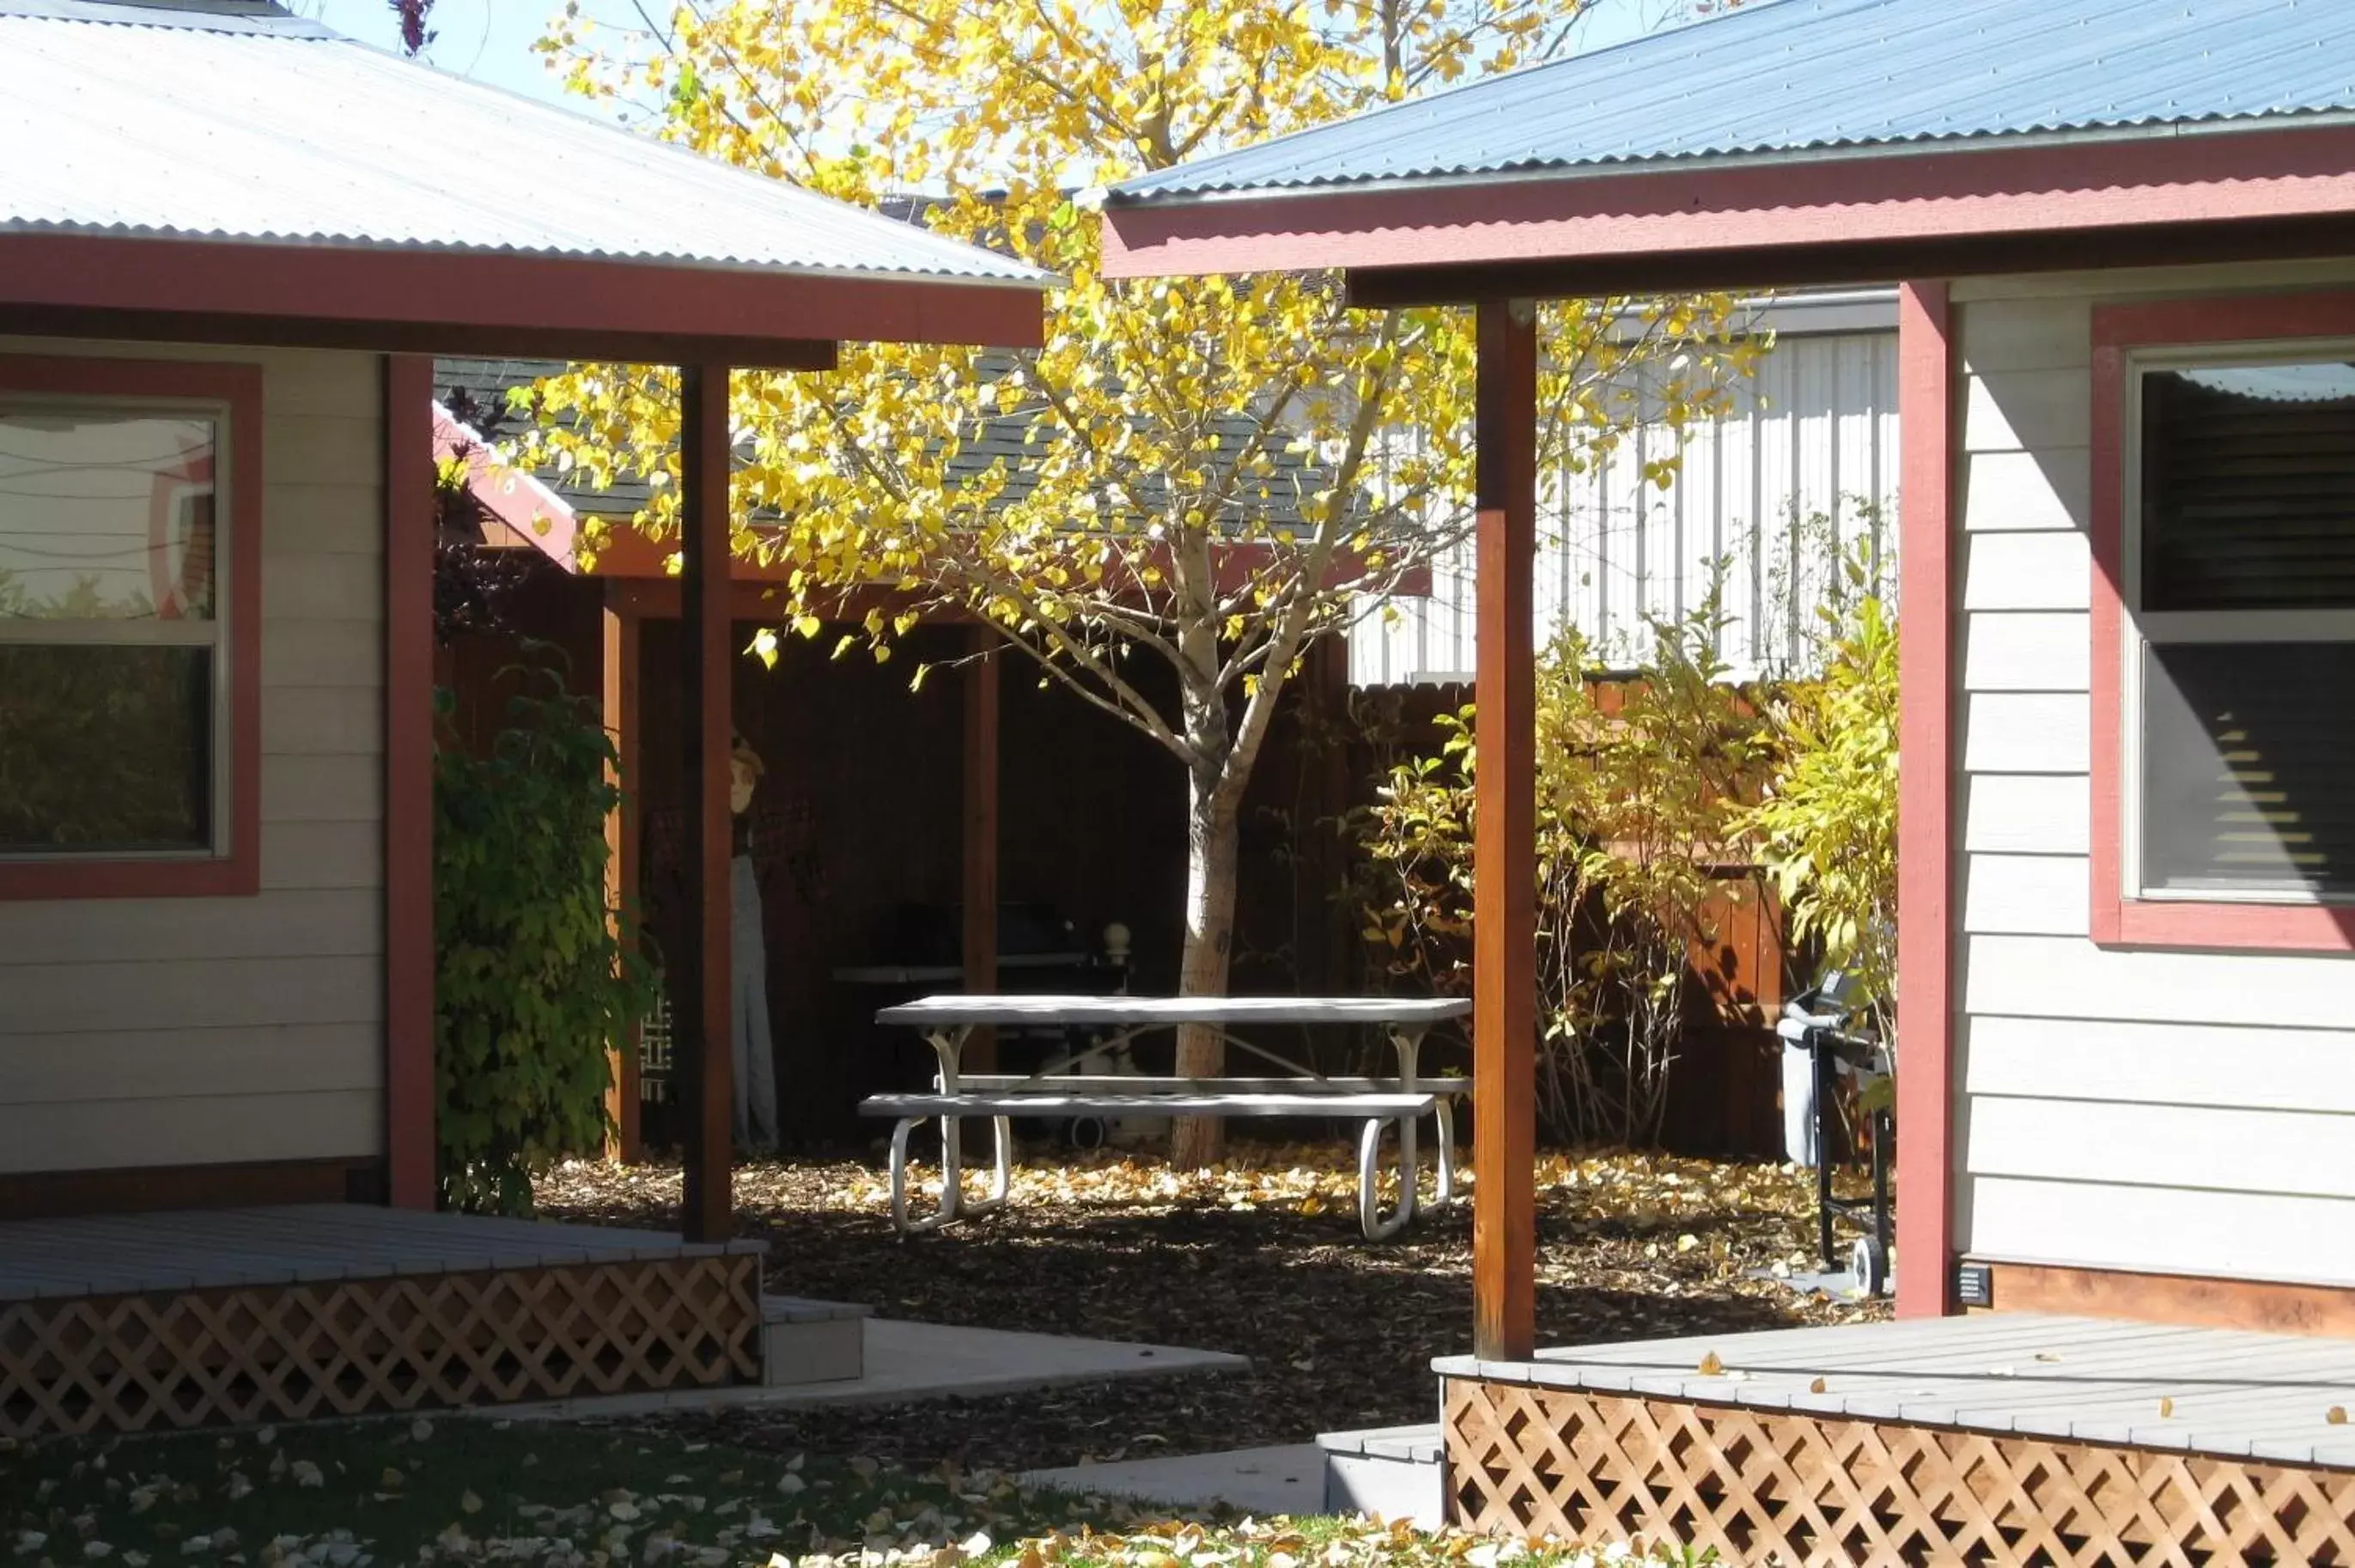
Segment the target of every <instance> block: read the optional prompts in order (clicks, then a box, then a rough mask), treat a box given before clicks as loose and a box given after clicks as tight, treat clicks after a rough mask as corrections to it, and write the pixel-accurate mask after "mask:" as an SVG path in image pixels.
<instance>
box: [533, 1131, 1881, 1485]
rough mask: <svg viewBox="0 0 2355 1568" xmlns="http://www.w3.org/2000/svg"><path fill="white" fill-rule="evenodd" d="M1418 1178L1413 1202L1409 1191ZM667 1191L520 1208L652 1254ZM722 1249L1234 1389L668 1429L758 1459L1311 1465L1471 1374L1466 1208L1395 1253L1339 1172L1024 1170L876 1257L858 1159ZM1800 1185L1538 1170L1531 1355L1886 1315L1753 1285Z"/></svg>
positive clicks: (1247, 1156) (627, 1180) (1429, 1408)
mask: <svg viewBox="0 0 2355 1568" xmlns="http://www.w3.org/2000/svg"><path fill="white" fill-rule="evenodd" d="M1426 1179H1427V1177H1426ZM678 1189H679V1178H678V1171H677V1168H675V1167H671V1168H664V1167H656V1166H638V1167H630V1168H621V1167H613V1166H607V1165H602V1164H597V1163H577V1164H570V1165H567V1166H564V1167H561V1168H559V1169H558V1170H556V1171H555V1172H553V1173H552V1174H551V1175H550V1176H549V1178H548V1179H546V1180H544V1181H543V1182H542V1183H541V1185H540V1188H539V1202H540V1207H541V1211H542V1213H543V1214H544V1215H546V1216H547V1217H548V1218H550V1219H562V1220H574V1221H592V1222H601V1223H612V1224H625V1225H639V1226H647V1227H655V1228H664V1229H669V1228H674V1227H675V1224H676V1216H677V1204H678ZM736 1192H737V1203H738V1213H739V1218H740V1223H741V1227H742V1229H743V1231H744V1232H745V1233H746V1234H750V1235H755V1236H760V1237H762V1238H765V1239H767V1240H768V1241H769V1242H770V1243H772V1249H771V1263H770V1265H769V1278H770V1281H771V1287H772V1288H773V1289H775V1290H779V1291H783V1292H786V1293H789V1294H792V1295H796V1296H817V1297H824V1298H829V1299H836V1300H846V1301H860V1302H866V1303H868V1304H869V1305H871V1306H873V1307H875V1308H876V1309H877V1311H879V1313H881V1314H882V1315H884V1316H886V1317H907V1318H915V1319H920V1320H923V1321H928V1322H934V1323H954V1324H964V1325H971V1326H975V1327H981V1328H1014V1329H1023V1330H1028V1331H1031V1332H1039V1333H1050V1334H1072V1335H1086V1336H1091V1337H1094V1338H1100V1339H1134V1340H1148V1341H1153V1342H1156V1343H1160V1344H1167V1345H1182V1346H1192V1347H1198V1348H1201V1349H1217V1350H1229V1351H1233V1352H1237V1353H1239V1354H1241V1355H1245V1356H1248V1357H1250V1358H1251V1360H1252V1371H1249V1372H1248V1373H1231V1374H1210V1375H1204V1376H1185V1377H1171V1378H1154V1379H1139V1380H1132V1381H1121V1382H1117V1383H1101V1384H1088V1385H1076V1386H1073V1387H1069V1388H1061V1389H1050V1390H1042V1391H1039V1392H1032V1393H1024V1394H1014V1395H1007V1396H1001V1397H995V1398H990V1399H981V1400H958V1401H953V1402H945V1403H930V1404H926V1405H922V1406H917V1407H911V1406H899V1407H888V1406H885V1407H865V1408H855V1409H820V1410H768V1411H763V1410H742V1409H740V1410H734V1411H730V1412H727V1413H722V1414H718V1415H708V1416H707V1415H698V1416H693V1417H677V1418H670V1419H672V1420H674V1421H677V1422H678V1423H679V1424H685V1425H687V1426H689V1427H693V1428H698V1429H702V1430H705V1431H708V1433H709V1435H711V1436H714V1437H718V1438H721V1439H724V1440H726V1441H730V1442H733V1443H739V1444H743V1445H750V1446H753V1447H760V1448H773V1449H780V1450H792V1451H796V1452H798V1451H801V1450H804V1449H807V1450H811V1451H814V1452H816V1453H820V1454H837V1455H859V1456H872V1457H874V1458H877V1459H881V1460H884V1461H887V1462H899V1463H903V1464H908V1465H915V1466H931V1465H933V1464H937V1463H940V1462H942V1461H944V1460H953V1461H955V1462H957V1463H959V1464H962V1465H964V1466H966V1467H994V1468H1007V1469H1019V1468H1028V1467H1040V1466H1054V1465H1068V1464H1076V1463H1080V1462H1082V1461H1084V1460H1096V1461H1102V1462H1110V1461H1112V1460H1115V1459H1121V1458H1146V1457H1152V1456H1160V1455H1167V1454H1188V1453H1205V1452H1210V1451H1213V1450H1218V1449H1225V1448H1241V1447H1249V1446H1254V1445H1263V1444H1273V1443H1298V1442H1305V1441H1306V1440H1308V1439H1309V1438H1311V1437H1312V1436H1314V1435H1316V1434H1317V1433H1319V1432H1330V1431H1337V1430H1344V1429H1348V1428H1352V1427H1361V1426H1377V1425H1391V1424H1402V1423H1408V1422H1416V1421H1428V1420H1430V1419H1432V1417H1433V1411H1434V1408H1435V1400H1436V1385H1435V1382H1434V1381H1433V1377H1432V1374H1431V1371H1430V1362H1431V1359H1432V1358H1433V1356H1435V1355H1442V1354H1447V1353H1451V1352H1455V1351H1459V1350H1464V1349H1469V1339H1470V1331H1471V1300H1472V1286H1471V1219H1470V1209H1469V1205H1468V1204H1465V1205H1462V1206H1459V1207H1457V1208H1456V1209H1455V1210H1453V1211H1447V1212H1443V1213H1440V1214H1436V1215H1431V1214H1426V1215H1425V1216H1423V1218H1422V1219H1420V1220H1419V1221H1417V1223H1416V1224H1415V1226H1414V1227H1413V1228H1412V1230H1411V1231H1410V1232H1408V1233H1407V1234H1406V1235H1405V1236H1404V1237H1402V1238H1401V1239H1400V1240H1398V1241H1394V1242H1390V1243H1381V1244H1369V1243H1367V1242H1366V1241H1364V1240H1363V1238H1361V1237H1360V1236H1359V1233H1358V1230H1357V1222H1356V1216H1355V1212H1354V1209H1353V1207H1352V1204H1351V1200H1350V1197H1349V1192H1350V1178H1349V1175H1348V1169H1347V1168H1345V1166H1344V1163H1343V1160H1342V1158H1341V1157H1340V1155H1339V1153H1338V1151H1337V1150H1334V1149H1331V1148H1324V1149H1316V1150H1305V1149H1299V1148H1288V1147H1256V1148H1255V1147H1250V1146H1243V1147H1240V1148H1239V1149H1238V1151H1237V1153H1236V1156H1235V1157H1234V1158H1233V1159H1232V1160H1231V1162H1230V1164H1229V1165H1227V1166H1225V1167H1221V1168H1219V1169H1217V1170H1214V1171H1206V1172H1200V1173H1194V1174H1180V1173H1176V1172H1172V1171H1170V1170H1169V1169H1168V1168H1167V1167H1166V1166H1164V1165H1162V1164H1160V1163H1158V1162H1156V1161H1154V1160H1151V1159H1149V1158H1143V1157H1139V1158H1127V1157H1122V1156H1119V1155H1109V1156H1096V1157H1077V1156H1075V1157H1070V1158H1069V1159H1067V1160H1063V1161H1059V1162H1056V1163H1041V1164H1030V1165H1025V1166H1024V1167H1022V1168H1019V1169H1018V1173H1017V1180H1016V1189H1015V1201H1014V1203H1013V1205H1012V1206H1011V1207H1010V1209H1009V1210H1008V1211H1006V1212H1004V1213H1000V1214H997V1215H995V1216H991V1217H989V1218H986V1219H984V1220H980V1221H969V1222H966V1223H964V1224H962V1225H959V1226H954V1227H951V1228H950V1229H949V1230H948V1231H947V1232H942V1233H940V1234H937V1235H932V1236H923V1237H918V1238H915V1239H912V1240H909V1241H904V1242H903V1241H901V1240H900V1239H899V1238H898V1237H897V1236H895V1235H894V1234H893V1233H892V1231H891V1228H890V1221H889V1219H888V1217H887V1209H886V1201H885V1197H884V1192H883V1188H882V1185H881V1180H880V1177H879V1172H878V1171H876V1170H875V1169H873V1168H870V1167H868V1166H866V1165H863V1164H859V1163H857V1162H853V1161H847V1160H836V1161H807V1162H802V1161H795V1162H789V1163H765V1164H760V1165H752V1166H748V1167H745V1168H741V1169H740V1170H739V1171H738V1172H737V1188H736ZM1813 1204H1814V1183H1813V1177H1812V1175H1811V1174H1810V1173H1808V1172H1806V1171H1796V1172H1795V1171H1791V1170H1788V1169H1785V1168H1778V1167H1774V1166H1766V1165H1755V1164H1718V1163H1712V1162H1709V1161H1703V1160H1692V1159H1678V1158H1672V1157H1663V1156H1649V1155H1626V1154H1610V1155H1593V1156H1569V1157H1561V1156H1549V1157H1546V1158H1545V1159H1544V1160H1543V1161H1541V1163H1540V1171H1539V1215H1540V1218H1539V1236H1538V1267H1539V1282H1538V1317H1539V1339H1540V1343H1543V1344H1554V1345H1565V1344H1578V1343H1586V1342H1596V1341H1606V1340H1614V1339H1646V1338H1655V1337H1661V1336H1668V1335H1681V1334H1705V1333H1711V1332H1722V1333H1727V1334H1733V1333H1741V1332H1744V1331H1747V1330H1752V1329H1760V1328H1784V1327H1792V1326H1797V1325H1801V1324H1817V1323H1842V1322H1857V1321H1862V1320H1865V1319H1868V1318H1872V1317H1881V1316H1883V1315H1885V1313H1886V1310H1887V1309H1886V1307H1884V1306H1882V1305H1881V1304H1877V1303H1868V1302H1861V1301H1839V1302H1833V1301H1825V1300H1822V1299H1819V1298H1818V1299H1808V1298H1804V1297H1802V1296H1799V1295H1798V1294H1796V1292H1794V1291H1792V1290H1791V1289H1790V1288H1789V1287H1787V1286H1785V1285H1780V1284H1778V1283H1775V1282H1773V1281H1762V1280H1756V1279H1753V1278H1750V1277H1748V1275H1750V1273H1751V1272H1752V1271H1753V1270H1757V1269H1764V1268H1771V1267H1773V1266H1774V1265H1776V1264H1784V1265H1785V1266H1787V1267H1790V1268H1794V1269H1803V1268H1806V1267H1807V1266H1809V1261H1808V1258H1807V1253H1808V1250H1809V1248H1810V1246H1811V1244H1812V1236H1813V1213H1814V1209H1813Z"/></svg>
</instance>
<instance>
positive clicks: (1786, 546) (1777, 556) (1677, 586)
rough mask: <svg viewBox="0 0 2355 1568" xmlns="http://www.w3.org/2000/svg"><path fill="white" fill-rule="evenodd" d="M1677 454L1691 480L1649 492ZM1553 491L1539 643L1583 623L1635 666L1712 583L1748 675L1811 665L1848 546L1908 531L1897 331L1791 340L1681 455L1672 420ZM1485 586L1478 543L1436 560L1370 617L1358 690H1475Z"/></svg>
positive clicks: (1357, 650) (1640, 430) (1546, 523)
mask: <svg viewBox="0 0 2355 1568" xmlns="http://www.w3.org/2000/svg"><path fill="white" fill-rule="evenodd" d="M1667 457H1673V458H1675V459H1677V460H1678V477H1677V480H1676V482H1675V483H1674V484H1672V485H1669V486H1668V488H1667V489H1665V490H1664V489H1661V488H1659V487H1657V485H1647V484H1646V483H1645V482H1644V480H1643V477H1642V475H1643V465H1644V464H1646V462H1651V461H1657V460H1659V459H1661V458H1667ZM1540 486H1541V491H1542V493H1541V495H1540V520H1539V539H1538V564H1537V580H1536V582H1535V584H1534V587H1535V598H1536V603H1537V609H1536V615H1537V629H1538V635H1539V638H1540V641H1541V642H1542V641H1548V640H1550V639H1551V638H1552V637H1553V636H1554V635H1555V634H1556V633H1557V632H1559V631H1560V630H1561V629H1562V628H1563V627H1565V626H1574V627H1576V628H1577V629H1578V630H1580V631H1581V632H1582V633H1584V634H1585V635H1586V636H1587V638H1588V639H1589V641H1590V642H1591V643H1592V644H1593V645H1594V646H1595V647H1596V648H1597V649H1598V650H1600V651H1601V653H1602V655H1603V656H1604V657H1605V658H1606V659H1610V660H1614V661H1622V662H1628V663H1633V662H1636V661H1637V660H1639V659H1640V658H1641V656H1643V654H1644V653H1645V652H1646V649H1648V647H1649V645H1650V635H1649V632H1648V630H1647V618H1649V619H1658V620H1668V621H1673V620H1678V619H1680V618H1682V617H1683V616H1685V615H1688V614H1690V613H1693V612H1694V611H1696V610H1698V609H1699V608H1700V606H1701V604H1702V603H1704V600H1705V598H1706V595H1707V594H1708V592H1709V590H1710V583H1711V581H1713V580H1714V581H1721V583H1722V585H1723V586H1722V589H1721V602H1720V613H1721V615H1722V616H1723V617H1724V619H1725V621H1726V625H1725V627H1724V630H1723V633H1722V635H1721V645H1720V647H1721V655H1722V656H1723V657H1724V658H1725V659H1726V660H1727V662H1728V663H1729V664H1731V665H1732V667H1734V669H1735V671H1736V672H1737V673H1738V674H1742V675H1750V674H1756V673H1761V672H1765V671H1770V670H1774V669H1782V668H1788V667H1793V666H1794V665H1800V664H1804V663H1805V662H1806V659H1807V657H1808V653H1809V648H1810V645H1811V636H1810V634H1811V633H1812V631H1813V629H1814V627H1815V625H1816V616H1815V607H1816V605H1817V604H1818V603H1821V602H1822V601H1823V598H1824V596H1825V593H1826V591H1827V588H1828V585H1829V582H1830V579H1831V572H1832V571H1833V555H1834V550H1835V549H1836V545H1835V538H1834V536H1835V534H1836V535H1837V541H1838V544H1840V545H1852V544H1853V543H1854V542H1855V541H1856V540H1857V539H1859V538H1862V537H1865V536H1867V535H1869V534H1870V533H1872V532H1873V531H1874V530H1875V528H1876V527H1877V526H1878V527H1882V528H1887V527H1891V526H1892V525H1893V523H1894V519H1895V517H1896V497H1897V338H1896V335H1895V334H1894V333H1893V332H1889V331H1878V330H1874V331H1841V332H1832V333H1803V334H1791V335H1786V336H1782V337H1781V338H1779V339H1778V341H1777V342H1776V344H1775V347H1774V349H1773V350H1772V351H1771V352H1769V353H1768V354H1767V355H1766V356H1765V357H1764V359H1763V360H1762V362H1761V364H1760V367H1759V371H1758V374H1757V376H1756V378H1755V379H1754V380H1753V381H1751V382H1749V383H1747V384H1745V385H1743V386H1742V387H1741V388H1740V389H1737V391H1736V393H1735V395H1734V406H1733V407H1732V410H1731V411H1728V413H1727V414H1726V415H1725V416H1724V417H1722V418H1720V419H1716V420H1711V421H1701V422H1700V423H1697V424H1696V425H1695V426H1694V427H1693V428H1692V429H1691V430H1690V431H1689V432H1687V434H1686V435H1685V436H1684V437H1683V439H1682V442H1681V444H1679V442H1678V437H1677V435H1676V434H1675V432H1672V431H1670V430H1669V429H1668V427H1667V426H1666V425H1664V424H1659V423H1651V424H1642V425H1638V426H1637V427H1636V429H1635V430H1633V431H1632V432H1630V433H1629V435H1628V436H1627V438H1626V439H1625V441H1623V442H1622V443H1620V444H1619V446H1618V447H1617V448H1616V449H1615V450H1614V451H1613V452H1612V453H1608V454H1605V455H1603V456H1601V457H1599V458H1598V459H1597V460H1596V461H1595V462H1594V464H1593V465H1592V466H1591V467H1590V468H1589V469H1588V470H1587V471H1586V472H1583V473H1576V474H1572V473H1567V472H1555V473H1550V474H1547V475H1541V476H1540ZM1795 521H1796V524H1797V525H1798V526H1796V528H1795V526H1794V524H1795ZM1720 571H1721V576H1720V575H1719V574H1720ZM1475 583H1476V579H1475V576H1474V571H1473V565H1472V550H1471V548H1470V546H1469V544H1468V543H1467V544H1466V545H1465V547H1464V548H1462V549H1457V550H1455V551H1454V552H1452V553H1450V554H1449V555H1448V556H1446V557H1444V558H1443V559H1442V560H1439V561H1438V562H1436V563H1435V564H1434V566H1433V571H1432V581H1431V590H1430V592H1429V594H1428V596H1415V597H1404V596H1402V597H1400V598H1397V599H1394V600H1392V601H1391V602H1390V603H1389V605H1388V607H1387V611H1385V610H1384V609H1382V608H1380V607H1377V606H1374V605H1370V604H1369V606H1367V611H1368V613H1366V615H1365V617H1364V618H1363V619H1361V620H1360V621H1359V624H1358V625H1357V626H1356V627H1355V628H1354V629H1353V630H1352V631H1351V633H1350V637H1349V674H1350V679H1351V680H1352V681H1353V682H1355V683H1356V684H1358V685H1360V686H1384V685H1404V684H1412V683H1417V682H1432V681H1451V680H1463V679H1467V678H1469V677H1470V674H1471V671H1472V669H1473V667H1474V664H1475V662H1476V661H1475V655H1474V651H1473V649H1474V641H1473V624H1474V617H1473V595H1474V592H1475Z"/></svg>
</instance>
